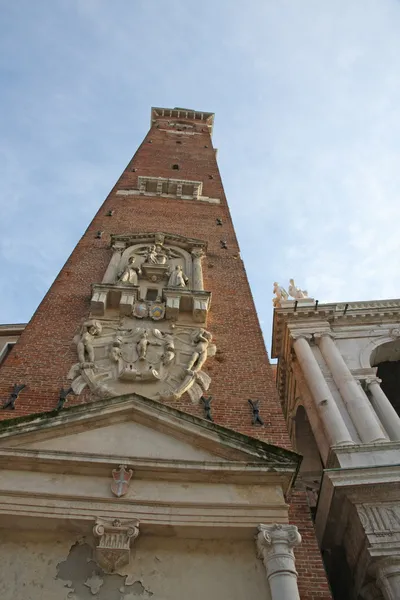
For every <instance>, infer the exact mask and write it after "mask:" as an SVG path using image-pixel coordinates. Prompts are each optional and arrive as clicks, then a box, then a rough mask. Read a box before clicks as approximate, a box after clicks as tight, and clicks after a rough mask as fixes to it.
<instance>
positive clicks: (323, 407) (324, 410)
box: [293, 335, 354, 446]
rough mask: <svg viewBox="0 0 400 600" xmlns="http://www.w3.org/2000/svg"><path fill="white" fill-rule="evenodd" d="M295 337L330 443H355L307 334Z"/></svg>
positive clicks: (297, 350) (305, 373)
mask: <svg viewBox="0 0 400 600" xmlns="http://www.w3.org/2000/svg"><path fill="white" fill-rule="evenodd" d="M293 337H294V342H293V348H294V351H295V353H296V357H297V359H298V361H299V364H300V367H301V370H302V371H303V373H304V377H305V379H306V382H307V385H308V387H309V389H310V392H311V395H312V397H313V400H314V403H315V407H316V409H317V411H318V413H319V416H320V418H321V421H322V423H323V425H324V428H325V431H326V434H327V436H328V438H329V445H330V446H335V445H341V444H353V443H354V442H353V440H352V439H351V435H350V433H349V430H348V429H347V427H346V424H345V422H344V420H343V418H342V415H341V414H340V411H339V409H338V407H337V405H336V402H335V399H334V398H333V396H332V394H331V391H330V389H329V387H328V384H327V383H326V381H325V378H324V376H323V374H322V372H321V369H320V368H319V365H318V363H317V361H316V359H315V356H314V354H313V352H312V350H311V348H310V345H309V343H308V340H307V339H306V336H303V335H299V336H298V337H295V336H293Z"/></svg>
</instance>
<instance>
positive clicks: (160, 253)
mask: <svg viewBox="0 0 400 600" xmlns="http://www.w3.org/2000/svg"><path fill="white" fill-rule="evenodd" d="M138 254H141V255H142V256H144V262H145V263H147V264H151V265H165V264H166V263H167V261H168V260H169V259H170V258H179V254H177V253H176V252H174V251H173V250H171V249H170V248H164V246H163V244H162V243H157V244H153V245H151V246H147V248H145V249H144V250H139V251H138Z"/></svg>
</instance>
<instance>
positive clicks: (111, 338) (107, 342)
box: [68, 316, 216, 402]
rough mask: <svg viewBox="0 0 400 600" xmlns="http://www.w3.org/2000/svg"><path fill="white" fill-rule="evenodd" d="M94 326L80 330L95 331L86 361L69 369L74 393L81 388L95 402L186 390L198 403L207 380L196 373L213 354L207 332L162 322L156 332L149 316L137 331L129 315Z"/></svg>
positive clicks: (171, 395) (89, 324) (171, 396)
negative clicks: (86, 389)
mask: <svg viewBox="0 0 400 600" xmlns="http://www.w3.org/2000/svg"><path fill="white" fill-rule="evenodd" d="M97 323H98V324H97V325H96V326H94V325H93V324H92V322H89V321H88V322H87V323H85V332H86V331H87V330H89V329H90V328H91V327H95V328H94V329H93V330H91V333H90V334H89V335H90V336H91V338H90V340H89V342H90V351H91V354H90V357H89V358H90V361H89V362H87V361H85V362H81V361H80V362H79V363H77V364H75V365H73V366H72V367H71V369H70V372H69V374H68V377H69V379H71V380H72V383H71V387H72V389H73V391H74V393H75V394H80V393H81V392H82V390H83V389H84V388H85V387H86V386H88V387H89V388H90V390H91V391H92V392H93V393H94V395H95V396H96V397H100V398H111V397H114V396H118V395H123V394H129V393H138V394H140V395H142V396H145V397H148V398H152V399H155V400H159V399H169V400H173V399H177V398H179V397H180V396H182V394H184V393H185V392H188V393H189V395H190V397H191V399H192V401H193V402H198V401H199V400H200V398H201V396H202V395H203V392H204V391H205V390H207V389H208V388H209V385H210V382H211V379H210V377H209V376H208V375H207V373H205V372H204V371H203V370H202V369H203V367H204V364H205V362H206V360H207V358H208V357H209V356H214V354H215V352H216V347H215V345H214V344H213V343H212V336H211V333H210V332H209V331H206V330H205V329H203V328H200V329H198V328H193V327H188V326H180V325H174V324H171V323H170V322H166V321H163V322H162V326H161V325H160V327H161V328H160V329H158V327H159V326H158V325H157V327H156V326H155V323H154V321H151V320H150V319H149V318H143V319H142V320H141V323H140V327H138V326H137V321H136V320H135V318H134V317H132V316H131V317H122V318H120V319H114V320H112V319H108V320H106V321H103V322H102V323H100V322H97ZM81 338H82V336H80V337H79V338H78V339H79V341H81ZM85 339H86V338H85ZM89 342H87V343H89Z"/></svg>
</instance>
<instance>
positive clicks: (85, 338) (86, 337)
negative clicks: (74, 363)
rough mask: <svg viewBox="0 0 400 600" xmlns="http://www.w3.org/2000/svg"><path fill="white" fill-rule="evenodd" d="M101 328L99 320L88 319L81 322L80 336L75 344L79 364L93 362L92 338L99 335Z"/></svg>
mask: <svg viewBox="0 0 400 600" xmlns="http://www.w3.org/2000/svg"><path fill="white" fill-rule="evenodd" d="M101 330H102V326H101V323H100V322H99V321H94V320H90V321H86V323H84V324H83V327H82V333H81V337H80V338H79V341H78V343H77V345H76V349H77V352H78V357H79V362H80V363H81V364H83V363H85V362H89V363H94V348H93V340H94V338H95V337H96V336H97V335H100V333H101Z"/></svg>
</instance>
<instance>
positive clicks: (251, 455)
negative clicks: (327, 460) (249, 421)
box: [0, 395, 300, 479]
mask: <svg viewBox="0 0 400 600" xmlns="http://www.w3.org/2000/svg"><path fill="white" fill-rule="evenodd" d="M12 451H13V452H14V454H15V453H21V456H22V453H25V454H26V455H27V456H32V455H33V454H34V455H35V456H37V457H40V456H42V457H43V456H46V457H50V458H51V457H52V456H53V457H57V456H61V455H62V456H63V457H65V456H67V457H68V456H70V457H72V458H73V459H74V460H75V461H76V460H77V459H79V460H80V459H82V460H84V459H85V458H87V457H98V460H102V461H104V460H108V459H110V460H116V459H118V460H120V461H121V462H127V463H133V462H134V461H135V460H140V459H144V460H147V461H152V462H153V463H154V462H156V461H157V462H160V463H162V462H163V461H164V462H168V461H170V462H171V461H173V462H174V463H176V464H178V463H182V464H188V463H192V464H195V463H197V464H198V465H200V464H206V463H210V464H213V463H214V464H216V463H217V462H219V463H224V462H226V463H228V462H229V463H246V464H247V465H248V464H253V465H256V466H257V467H259V468H261V469H262V470H264V469H265V470H268V471H270V472H275V473H277V472H282V473H285V477H289V479H293V477H294V475H295V473H296V472H297V469H298V466H299V462H300V457H299V455H297V454H296V453H294V452H290V451H287V450H284V449H282V448H278V447H276V446H271V445H269V444H266V443H264V442H261V441H259V440H256V439H254V438H250V437H248V436H245V435H242V434H239V433H237V432H235V431H233V430H230V429H226V428H224V427H221V426H219V425H216V424H214V423H211V422H209V421H207V420H205V419H201V418H198V417H195V416H193V415H190V414H187V413H184V412H182V411H179V410H177V409H174V408H172V407H170V406H167V405H164V404H162V403H160V402H156V401H154V400H149V399H147V398H143V397H141V396H137V395H128V396H121V397H118V398H113V399H111V400H109V399H108V400H101V401H98V402H96V403H93V404H86V405H80V406H74V407H71V408H68V409H66V410H63V411H61V412H60V413H58V414H57V413H43V414H41V415H31V416H29V417H22V418H20V419H16V420H15V419H14V420H12V421H10V422H9V423H7V422H6V421H3V422H2V423H0V455H1V454H3V455H4V457H5V456H6V455H7V453H10V452H12ZM72 458H71V460H72Z"/></svg>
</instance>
